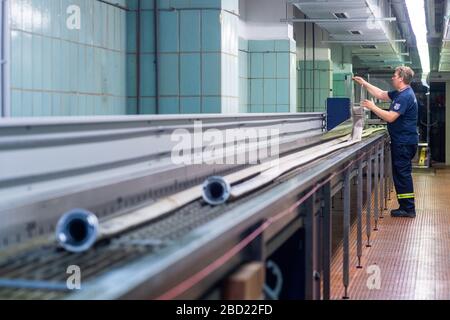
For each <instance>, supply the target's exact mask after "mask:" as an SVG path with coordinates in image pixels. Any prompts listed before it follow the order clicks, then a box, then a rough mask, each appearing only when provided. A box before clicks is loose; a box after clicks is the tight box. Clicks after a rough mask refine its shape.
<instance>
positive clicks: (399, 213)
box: [391, 209, 416, 218]
mask: <svg viewBox="0 0 450 320" xmlns="http://www.w3.org/2000/svg"><path fill="white" fill-rule="evenodd" d="M391 217H394V218H415V217H416V210H411V211H406V210H404V209H398V210H392V211H391Z"/></svg>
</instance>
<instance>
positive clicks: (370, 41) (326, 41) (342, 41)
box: [322, 39, 406, 44]
mask: <svg viewBox="0 0 450 320" xmlns="http://www.w3.org/2000/svg"><path fill="white" fill-rule="evenodd" d="M391 42H406V40H405V39H395V40H323V41H322V43H341V44H383V43H386V44H389V43H391Z"/></svg>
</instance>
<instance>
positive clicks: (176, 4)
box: [128, 0, 239, 114]
mask: <svg viewBox="0 0 450 320" xmlns="http://www.w3.org/2000/svg"><path fill="white" fill-rule="evenodd" d="M141 5H142V7H141V10H142V11H141V55H140V64H141V67H140V74H141V76H140V81H139V83H140V99H139V101H140V113H144V114H154V113H160V114H178V113H227V112H237V111H238V99H239V98H238V82H237V78H238V49H237V47H238V44H237V43H238V38H237V22H238V17H237V15H236V14H233V13H231V12H227V11H224V10H222V9H226V10H229V11H234V12H236V13H237V12H238V1H237V0H178V1H175V0H160V1H159V3H158V5H159V24H158V28H159V30H158V37H159V41H158V46H159V48H158V49H159V50H158V52H159V54H158V59H157V61H158V62H157V63H158V77H157V78H158V79H156V69H155V62H156V57H155V30H154V10H153V9H154V3H153V1H142V2H141ZM130 8H132V9H136V8H137V5H136V0H132V1H130ZM171 8H174V9H175V10H172V9H171ZM128 17H129V18H128V24H129V29H130V30H131V29H133V26H136V11H131V12H130V13H129V14H128ZM128 45H129V57H128V65H129V68H128V70H129V72H128V92H129V93H130V96H129V99H128V112H129V113H138V110H137V101H138V100H137V96H136V93H137V90H136V86H137V82H136V81H135V79H136V78H137V76H136V41H135V40H133V39H130V41H129V43H128ZM156 81H158V83H159V84H158V90H159V95H158V96H159V103H158V110H157V101H156V100H157V99H156V87H155V83H156Z"/></svg>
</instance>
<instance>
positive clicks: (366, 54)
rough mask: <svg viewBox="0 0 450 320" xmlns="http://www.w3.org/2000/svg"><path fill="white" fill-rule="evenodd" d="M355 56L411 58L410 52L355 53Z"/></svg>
mask: <svg viewBox="0 0 450 320" xmlns="http://www.w3.org/2000/svg"><path fill="white" fill-rule="evenodd" d="M355 55H357V56H369V57H370V56H407V57H409V53H408V52H402V53H389V54H386V53H365V52H361V53H355Z"/></svg>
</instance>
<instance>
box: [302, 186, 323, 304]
mask: <svg viewBox="0 0 450 320" xmlns="http://www.w3.org/2000/svg"><path fill="white" fill-rule="evenodd" d="M315 201H316V195H315V194H313V195H312V196H311V197H309V199H308V200H307V201H306V203H305V209H306V216H305V220H304V221H305V226H304V228H305V275H306V276H305V298H306V300H319V299H320V274H319V272H318V269H319V268H318V263H317V261H318V256H319V253H318V250H317V249H318V245H317V224H318V223H317V219H318V216H317V215H316V213H317V210H316V206H315Z"/></svg>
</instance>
